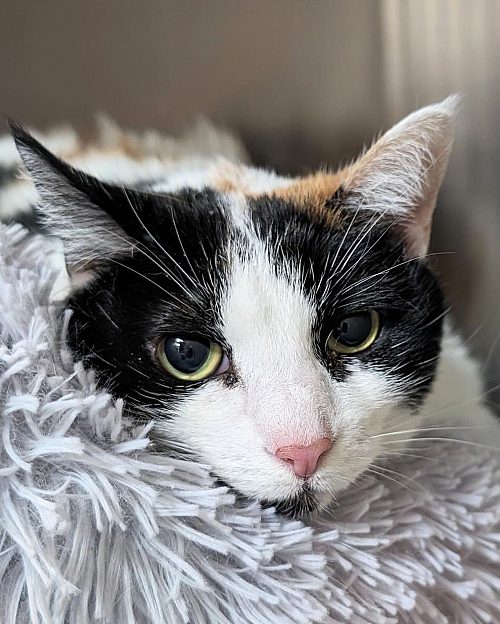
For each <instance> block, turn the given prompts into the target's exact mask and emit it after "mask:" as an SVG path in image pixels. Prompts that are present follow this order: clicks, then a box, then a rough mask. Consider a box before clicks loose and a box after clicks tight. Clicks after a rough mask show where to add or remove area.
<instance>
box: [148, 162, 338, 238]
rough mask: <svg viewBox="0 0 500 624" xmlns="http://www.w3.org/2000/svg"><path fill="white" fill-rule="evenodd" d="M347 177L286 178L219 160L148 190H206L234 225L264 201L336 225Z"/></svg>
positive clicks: (327, 175) (321, 175)
mask: <svg viewBox="0 0 500 624" xmlns="http://www.w3.org/2000/svg"><path fill="white" fill-rule="evenodd" d="M348 175H349V172H348V170H347V169H344V170H341V171H338V172H336V173H328V172H323V171H319V172H316V173H312V174H310V175H306V176H303V177H285V176H280V175H278V174H276V173H274V172H272V171H269V170H265V169H258V168H255V167H247V166H245V165H239V164H236V163H233V162H230V161H228V160H226V159H223V158H220V159H217V160H216V161H215V162H213V163H211V165H210V166H208V167H205V166H200V168H199V169H198V170H196V171H191V172H190V174H189V178H186V177H185V176H184V175H174V176H169V177H168V179H165V180H157V181H156V182H155V183H154V184H153V185H152V186H151V187H150V188H151V190H153V191H154V192H157V193H161V194H166V195H168V194H171V193H174V194H177V193H180V194H182V195H185V193H186V192H192V191H198V192H203V191H209V192H211V193H212V194H213V195H214V196H217V197H218V201H219V203H220V204H221V205H222V204H224V205H225V206H226V208H228V210H229V212H230V213H231V214H232V216H233V217H234V221H235V222H238V221H240V219H241V217H242V216H243V215H244V212H245V209H250V210H255V209H256V207H261V206H263V205H265V204H266V202H272V203H274V204H276V203H278V202H282V205H283V206H289V207H293V208H294V209H299V210H301V211H302V212H304V214H307V215H308V216H309V217H311V218H312V219H316V220H319V221H321V222H322V223H323V224H324V225H330V226H335V223H336V221H338V217H339V216H340V211H339V210H336V209H338V208H340V207H341V204H342V202H341V199H342V194H343V187H342V183H343V181H345V180H346V179H347V178H348ZM282 216H284V215H282Z"/></svg>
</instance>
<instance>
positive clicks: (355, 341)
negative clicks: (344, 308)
mask: <svg viewBox="0 0 500 624" xmlns="http://www.w3.org/2000/svg"><path fill="white" fill-rule="evenodd" d="M371 329H372V317H371V314H370V313H369V312H358V313H357V314H351V315H350V316H346V317H344V318H343V319H342V320H341V321H339V324H338V325H337V328H336V330H335V338H336V339H337V341H338V342H340V343H342V344H343V345H346V346H347V347H358V346H359V345H360V344H363V342H364V341H365V340H366V339H367V338H368V336H369V335H370V332H371Z"/></svg>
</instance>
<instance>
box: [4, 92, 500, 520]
mask: <svg viewBox="0 0 500 624" xmlns="http://www.w3.org/2000/svg"><path fill="white" fill-rule="evenodd" d="M457 106H458V98H457V97H455V96H450V97H449V98H447V99H445V100H444V101H442V102H440V103H437V104H433V105H430V106H427V107H425V108H422V109H420V110H418V111H416V112H414V113H412V114H410V115H409V116H408V117H406V118H405V119H404V120H403V121H401V122H399V123H398V124H397V125H395V126H394V127H393V128H392V129H390V130H389V131H388V132H386V133H385V134H384V135H382V136H381V138H379V139H378V140H376V141H375V142H374V143H373V145H372V146H371V147H370V148H369V149H367V150H366V151H365V152H364V153H363V154H362V155H361V156H360V157H359V158H358V159H357V160H356V161H354V162H353V163H352V164H350V165H348V166H347V167H345V168H343V169H341V170H339V171H337V172H334V173H330V172H325V171H320V172H317V173H314V174H311V175H308V176H305V177H301V178H300V177H299V178H292V177H282V176H278V175H277V174H275V173H273V172H271V171H267V170H262V169H257V168H254V167H252V166H249V165H245V164H241V163H240V162H238V161H237V160H236V159H228V158H223V157H215V156H213V157H210V156H208V155H207V152H206V151H205V155H201V156H200V158H193V157H186V156H185V155H184V156H182V155H181V156H179V158H173V159H170V160H169V161H168V162H166V161H162V160H161V159H156V160H154V159H153V161H154V162H153V164H154V166H153V165H151V163H150V165H148V167H146V166H145V165H144V167H143V169H142V171H143V175H142V178H141V179H139V177H138V176H136V177H135V179H134V181H133V183H130V175H128V174H127V175H128V177H127V175H124V176H123V179H122V180H121V181H119V183H117V182H116V181H115V182H114V183H110V182H109V181H104V180H103V179H102V178H103V177H104V178H105V177H106V176H103V175H100V172H101V170H102V171H103V172H104V169H105V167H104V165H100V162H101V163H102V162H104V161H106V163H108V161H110V162H112V161H113V157H112V155H108V156H106V155H105V154H104V155H103V154H100V155H99V157H100V158H101V161H99V158H97V157H96V158H97V160H95V159H94V161H92V162H93V164H92V167H93V170H92V172H93V173H94V174H95V176H96V177H94V175H90V174H89V172H88V171H89V170H90V169H91V167H90V166H88V163H87V166H86V167H83V169H86V172H84V171H83V170H82V169H81V168H74V167H73V166H71V164H69V163H68V162H67V161H65V160H62V159H60V158H59V157H57V156H56V155H54V154H53V153H52V152H50V151H49V150H48V149H47V148H46V147H44V146H43V145H42V143H40V142H39V141H37V140H36V139H35V138H34V137H33V136H31V135H30V134H29V133H27V132H26V131H25V130H24V129H23V128H22V127H21V126H19V125H16V124H13V125H12V132H13V136H14V139H15V142H16V145H17V148H18V151H19V154H20V156H21V159H22V162H23V164H24V168H25V171H26V172H27V176H28V178H29V180H31V181H32V183H34V186H35V188H36V192H37V210H38V212H39V215H40V216H41V219H42V221H43V223H44V225H45V227H46V229H47V231H48V232H49V233H51V234H53V235H55V236H57V237H58V238H59V239H61V241H62V244H63V246H64V253H65V261H66V266H67V271H68V275H69V278H70V284H71V286H70V290H69V293H68V295H67V302H66V303H67V306H68V307H69V308H71V309H72V310H73V315H72V319H71V327H70V346H71V348H72V349H73V350H74V353H75V356H76V357H78V358H84V361H85V362H86V365H87V366H89V367H92V368H93V369H95V370H96V372H97V375H98V379H99V380H100V383H101V385H102V386H103V387H105V388H108V389H110V390H111V391H112V392H113V394H115V395H116V396H118V397H123V398H124V399H125V402H126V406H127V409H128V411H129V413H130V414H131V415H132V416H133V418H135V419H138V420H144V419H151V420H153V421H154V423H155V436H156V440H157V443H160V442H161V441H163V445H164V446H163V447H159V448H164V449H165V450H164V452H175V453H185V454H186V455H187V456H189V457H195V458H196V459H197V460H199V461H201V462H204V463H207V464H209V465H210V466H212V468H213V472H214V474H215V475H216V477H217V478H218V479H219V480H220V482H222V483H225V484H227V485H228V486H229V487H231V488H233V489H234V490H235V491H236V492H238V493H239V494H241V495H243V496H245V497H248V498H250V499H256V500H258V501H259V502H260V503H261V504H262V505H266V506H268V505H272V506H275V507H276V509H277V510H278V511H279V512H281V513H284V514H289V515H294V516H300V515H302V514H306V513H309V512H314V511H317V510H322V509H325V508H327V507H328V506H329V505H330V503H331V502H332V501H333V500H334V499H335V498H336V496H337V494H338V493H339V492H341V491H342V490H343V489H345V488H346V487H348V486H350V485H352V484H354V483H355V482H356V480H357V479H358V478H359V477H360V476H361V475H363V474H365V473H366V471H367V470H370V468H371V467H373V466H376V465H378V464H377V462H380V461H384V460H385V459H386V458H388V457H389V458H390V457H391V456H394V455H397V454H398V453H404V451H405V449H407V447H408V446H409V445H410V443H411V440H412V439H413V438H414V437H415V436H417V435H422V434H424V435H425V434H427V438H428V439H429V440H436V439H439V438H442V437H443V436H445V435H446V434H447V433H450V437H454V438H456V439H457V440H459V439H466V440H468V441H476V442H478V443H486V444H489V445H493V444H495V445H496V444H497V443H498V440H499V439H500V427H499V426H498V424H497V422H496V419H495V417H494V416H493V415H492V414H491V413H490V412H489V411H488V409H487V408H486V407H485V406H483V405H482V403H481V382H480V376H479V373H478V369H477V366H476V365H475V363H474V362H473V361H472V360H471V358H470V357H469V355H468V354H467V352H466V350H465V348H464V346H463V345H462V342H461V340H460V338H459V337H458V336H457V334H456V333H455V332H454V331H453V330H452V326H451V322H450V320H449V319H448V309H447V306H446V303H445V299H444V296H443V293H442V291H441V288H440V285H439V282H438V279H437V277H436V276H435V274H434V272H433V269H432V259H431V258H430V257H428V255H427V254H428V244H429V237H430V233H431V223H432V215H433V211H434V207H435V204H436V198H437V195H438V190H439V187H440V184H441V181H442V179H443V176H444V173H445V169H446V165H447V161H448V157H449V154H450V150H451V146H452V140H453V126H454V118H455V114H456V110H457ZM127 149H128V148H127V146H124V147H123V150H125V152H126V151H127ZM123 150H122V151H123ZM129 151H130V150H129ZM128 157H129V160H130V158H131V160H132V161H134V166H136V169H138V170H139V171H141V166H142V163H141V158H140V157H137V158H135V160H134V157H133V155H132V156H130V154H129V156H128ZM69 160H71V162H73V164H74V163H75V162H78V158H77V157H76V156H75V157H74V158H73V159H71V158H70V159H69ZM106 166H108V164H106ZM450 425H451V426H450ZM429 432H430V433H429ZM158 441H160V442H158ZM457 443H458V442H457Z"/></svg>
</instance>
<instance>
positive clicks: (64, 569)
mask: <svg viewBox="0 0 500 624" xmlns="http://www.w3.org/2000/svg"><path fill="white" fill-rule="evenodd" d="M52 245H53V244H52V243H51V242H50V241H48V240H47V239H44V238H42V237H30V236H28V235H27V234H26V232H25V231H24V230H23V229H22V228H21V227H20V226H10V227H8V228H7V227H5V226H0V410H1V415H0V587H1V591H0V622H1V623H2V624H14V623H17V624H24V623H28V622H30V623H32V624H35V623H42V622H43V623H54V624H66V623H70V624H84V623H87V622H92V623H101V622H102V623H110V624H111V623H112V624H133V623H134V622H137V623H139V624H149V623H155V624H160V623H161V624H165V623H175V624H177V623H183V622H189V623H190V624H204V623H214V624H224V623H231V624H243V623H253V624H268V623H272V624H274V623H283V624H284V623H294V624H299V623H306V622H325V623H330V624H333V623H335V622H349V623H351V624H356V623H363V624H366V623H389V622H395V623H396V622H398V623H400V622H401V623H405V622H412V623H420V624H430V623H432V624H440V623H445V622H453V623H463V624H469V623H471V622H500V458H499V457H498V456H495V454H494V453H493V452H489V451H487V450H486V449H483V448H481V447H479V446H474V445H465V444H456V443H452V442H447V443H436V442H432V443H427V446H431V445H434V446H432V448H431V451H430V452H429V453H428V455H429V457H428V458H419V457H415V455H417V454H418V453H416V452H415V451H413V452H412V453H411V455H412V456H411V457H410V456H409V457H406V458H405V460H406V461H405V463H404V466H403V465H399V466H398V465H397V464H395V465H393V466H391V469H390V470H391V471H393V472H386V473H385V477H386V478H383V477H380V479H379V480H375V477H373V476H371V477H365V478H363V479H362V480H361V481H360V482H359V483H358V484H356V487H354V488H353V489H352V490H350V491H348V492H346V493H345V494H344V495H343V496H342V497H341V498H340V500H339V501H338V505H337V506H336V508H335V509H333V510H332V514H331V516H330V517H323V518H316V519H314V520H311V521H309V522H308V523H307V524H303V523H301V522H298V521H291V520H286V519H283V518H281V517H279V516H277V515H275V514H274V512H273V511H272V510H264V511H263V510H261V509H260V507H259V506H258V505H256V504H253V503H249V502H239V501H236V500H235V498H234V497H233V495H231V494H230V493H228V491H227V490H226V489H225V488H221V487H215V486H214V482H213V479H212V477H211V476H210V468H209V466H204V465H200V464H197V463H193V462H189V461H182V460H178V459H172V458H169V457H168V456H166V455H165V454H159V453H157V452H155V451H154V448H153V447H152V445H151V443H150V440H149V436H150V434H151V430H152V427H153V426H154V423H146V424H142V425H137V424H134V423H133V422H130V421H129V420H128V419H127V417H126V414H125V412H124V411H123V404H122V402H121V401H119V400H118V401H115V400H113V399H112V398H111V396H110V395H109V394H107V393H106V392H104V391H102V390H97V389H96V386H95V382H94V378H93V375H92V373H91V372H88V371H85V370H84V369H83V368H82V365H81V364H80V363H78V362H74V361H73V359H72V356H71V354H70V352H69V351H68V349H67V347H66V345H65V331H66V326H67V322H68V314H69V313H68V312H67V311H65V310H63V309H60V308H59V307H58V306H56V305H53V304H52V305H49V304H48V296H49V292H50V291H51V289H52V288H53V285H54V281H55V278H56V271H57V269H56V268H54V263H53V262H51V251H52ZM422 452H423V451H421V453H422Z"/></svg>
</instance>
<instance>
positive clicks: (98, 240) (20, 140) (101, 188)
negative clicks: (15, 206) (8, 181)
mask: <svg viewBox="0 0 500 624" xmlns="http://www.w3.org/2000/svg"><path fill="white" fill-rule="evenodd" d="M10 127H11V131H12V135H13V138H14V140H15V142H16V145H17V149H18V151H19V154H20V156H21V159H22V161H23V164H24V167H25V169H26V171H27V173H28V176H29V178H30V179H31V180H32V181H33V183H34V185H35V187H36V190H37V193H38V203H37V211H38V213H39V215H40V220H41V222H42V224H43V225H44V226H45V227H46V229H47V231H48V232H49V233H50V234H53V235H54V236H57V237H58V238H60V239H61V240H62V242H63V245H64V251H65V256H66V263H67V268H68V272H69V274H70V276H71V277H72V278H77V277H78V274H79V273H86V274H87V273H88V271H89V270H90V271H93V270H95V269H98V268H99V265H100V264H102V263H103V262H105V261H109V260H110V259H113V258H117V257H122V258H123V257H126V256H130V255H131V254H132V253H133V250H134V247H135V246H136V244H137V240H136V239H135V238H134V236H133V235H132V236H131V235H130V234H131V227H128V225H130V221H131V218H130V214H128V215H126V214H125V211H124V210H122V215H121V218H120V217H119V211H120V208H121V207H120V203H123V201H124V197H123V193H124V191H123V190H122V189H117V187H112V186H111V185H106V184H104V183H102V182H100V181H99V180H97V179H96V178H94V177H92V176H89V175H87V174H85V173H83V172H82V171H79V170H77V169H74V168H73V167H71V166H70V165H69V164H67V163H66V162H64V161H62V160H61V159H59V158H58V157H57V156H55V155H54V154H52V153H51V152H50V151H49V150H48V149H47V148H45V147H44V146H43V145H42V144H41V143H40V142H39V141H37V140H36V139H35V138H34V137H33V136H32V135H31V134H29V133H28V132H26V130H24V129H23V128H22V127H21V126H20V125H19V124H16V123H14V122H10ZM113 195H120V197H121V200H122V201H121V202H120V201H115V199H117V198H116V197H113ZM125 197H126V194H125ZM129 203H130V202H129ZM130 208H132V206H130ZM113 213H114V214H113ZM127 219H128V221H127ZM120 221H121V223H120ZM127 230H128V232H127Z"/></svg>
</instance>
